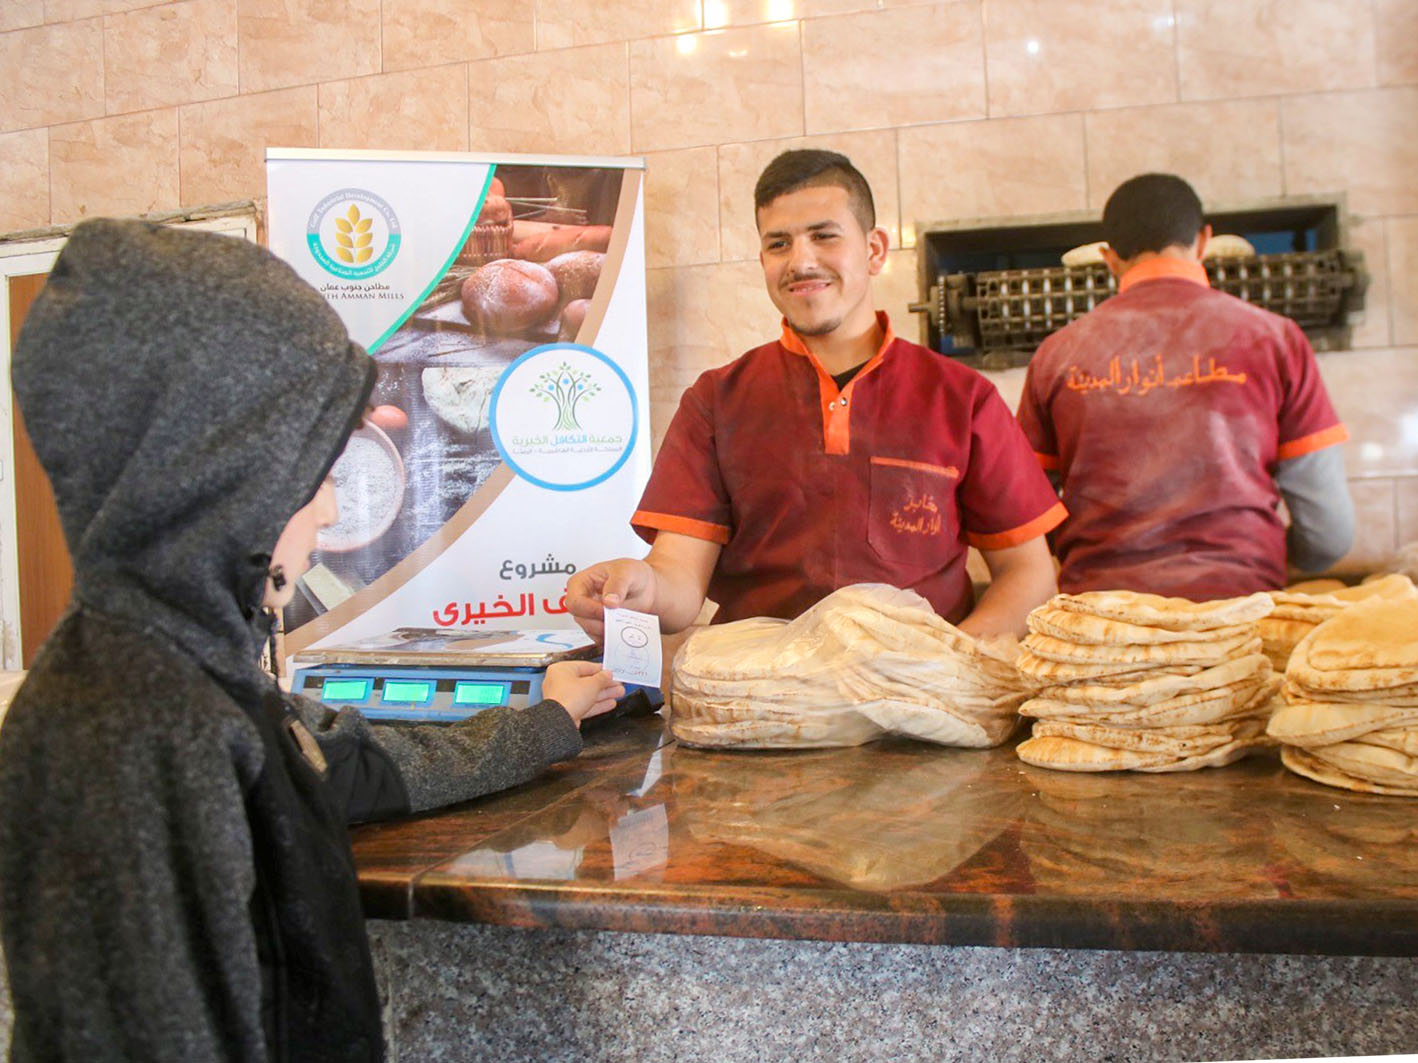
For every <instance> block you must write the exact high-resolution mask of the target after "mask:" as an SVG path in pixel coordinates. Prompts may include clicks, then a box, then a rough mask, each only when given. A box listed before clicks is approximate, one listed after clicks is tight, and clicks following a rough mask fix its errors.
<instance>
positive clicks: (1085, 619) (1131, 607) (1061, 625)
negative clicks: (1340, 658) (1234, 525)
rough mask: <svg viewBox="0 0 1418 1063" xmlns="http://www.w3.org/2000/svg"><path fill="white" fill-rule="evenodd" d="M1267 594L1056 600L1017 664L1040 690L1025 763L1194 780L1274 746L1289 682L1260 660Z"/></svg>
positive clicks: (1041, 614)
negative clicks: (1279, 705)
mask: <svg viewBox="0 0 1418 1063" xmlns="http://www.w3.org/2000/svg"><path fill="white" fill-rule="evenodd" d="M1270 609H1271V601H1270V598H1269V596H1267V595H1266V594H1264V593H1257V594H1252V595H1249V596H1247V597H1244V598H1226V599H1221V600H1219V601H1210V602H1193V601H1189V600H1187V599H1185V598H1164V597H1161V596H1159V595H1155V594H1141V593H1136V592H1132V591H1089V592H1086V593H1083V594H1058V595H1055V596H1054V597H1053V598H1052V599H1050V600H1049V601H1048V602H1046V603H1045V604H1044V605H1041V606H1039V607H1038V608H1037V609H1035V610H1034V611H1033V612H1031V613H1030V614H1029V619H1028V622H1029V630H1030V634H1029V636H1028V637H1027V638H1026V639H1025V640H1024V644H1023V652H1022V653H1021V654H1020V656H1019V658H1018V659H1017V661H1016V662H1015V663H1016V665H1017V666H1018V668H1019V670H1020V671H1021V672H1022V673H1024V675H1025V676H1026V677H1028V678H1033V679H1034V680H1035V681H1036V682H1037V683H1038V684H1039V685H1040V687H1041V689H1040V690H1039V692H1038V693H1037V694H1036V695H1035V696H1034V697H1032V698H1030V699H1029V700H1028V701H1026V702H1024V704H1023V705H1021V706H1020V709H1019V711H1020V713H1021V714H1023V715H1025V716H1031V717H1034V718H1035V720H1036V722H1035V724H1034V728H1033V734H1032V736H1031V737H1030V738H1028V739H1027V740H1025V741H1024V742H1022V743H1020V745H1019V747H1018V753H1019V757H1020V759H1021V760H1023V761H1025V762H1026V763H1028V764H1032V765H1035V766H1037V767H1041V768H1055V769H1058V770H1061V771H1125V770H1135V771H1148V772H1164V771H1190V770H1192V769H1195V768H1205V767H1217V766H1220V765H1223V764H1230V763H1231V762H1232V761H1235V760H1237V759H1239V758H1241V757H1243V756H1245V755H1246V754H1247V753H1249V752H1251V751H1252V750H1253V749H1256V748H1258V747H1261V746H1265V745H1268V744H1271V743H1270V740H1269V739H1267V737H1266V735H1265V724H1266V719H1267V717H1268V716H1269V714H1270V709H1271V699H1272V698H1273V697H1274V695H1275V693H1276V691H1277V689H1278V687H1279V679H1278V678H1277V677H1276V676H1275V675H1274V673H1273V670H1272V668H1271V664H1270V661H1269V659H1267V658H1266V656H1265V655H1264V654H1263V653H1261V640H1260V636H1259V633H1258V627H1257V623H1258V621H1259V620H1260V619H1261V617H1263V616H1265V615H1266V614H1267V613H1268V612H1270Z"/></svg>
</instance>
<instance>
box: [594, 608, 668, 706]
mask: <svg viewBox="0 0 1418 1063" xmlns="http://www.w3.org/2000/svg"><path fill="white" fill-rule="evenodd" d="M660 662H661V657H660V621H659V619H658V618H657V617H654V616H651V615H650V614H649V613H637V612H636V611H635V610H634V609H607V610H606V636H605V656H604V658H603V663H604V664H605V666H606V668H607V669H608V670H609V671H610V673H611V675H612V676H614V677H615V678H616V679H617V680H618V681H619V682H622V683H638V684H640V685H641V686H647V687H658V686H659V685H660Z"/></svg>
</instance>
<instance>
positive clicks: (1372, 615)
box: [1306, 598, 1418, 685]
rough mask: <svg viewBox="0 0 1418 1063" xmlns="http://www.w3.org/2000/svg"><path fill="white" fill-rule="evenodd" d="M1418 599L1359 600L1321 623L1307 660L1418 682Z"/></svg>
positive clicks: (1323, 668) (1315, 665)
mask: <svg viewBox="0 0 1418 1063" xmlns="http://www.w3.org/2000/svg"><path fill="white" fill-rule="evenodd" d="M1416 636H1418V599H1415V598H1378V599H1369V600H1367V601H1363V602H1359V603H1357V604H1355V605H1353V606H1351V607H1350V608H1348V609H1346V610H1344V611H1343V612H1342V613H1341V614H1340V615H1338V616H1336V617H1334V618H1333V619H1331V620H1328V621H1326V622H1325V623H1324V624H1322V625H1321V626H1320V627H1319V628H1317V629H1316V630H1315V632H1314V634H1313V636H1312V637H1311V639H1310V642H1309V645H1308V648H1307V652H1306V659H1307V663H1308V665H1309V667H1310V669H1312V670H1317V671H1319V672H1337V671H1344V672H1349V673H1355V672H1358V673H1366V672H1367V673H1380V672H1382V673H1387V674H1384V675H1383V678H1384V679H1386V680H1390V682H1387V683H1385V685H1398V684H1402V683H1414V682H1418V637H1416Z"/></svg>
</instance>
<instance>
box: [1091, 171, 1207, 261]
mask: <svg viewBox="0 0 1418 1063" xmlns="http://www.w3.org/2000/svg"><path fill="white" fill-rule="evenodd" d="M1202 224H1203V219H1202V213H1201V200H1200V199H1199V198H1198V197H1197V194H1196V192H1195V191H1194V190H1193V189H1192V186H1191V185H1189V184H1187V183H1186V182H1185V181H1183V180H1182V179H1181V178H1180V177H1178V176H1176V174H1170V173H1144V174H1139V175H1138V176H1137V177H1130V178H1128V179H1127V180H1126V181H1124V182H1123V183H1122V184H1120V185H1118V187H1117V188H1116V189H1114V190H1113V194H1112V195H1111V196H1109V197H1108V202H1107V203H1106V204H1105V205H1104V207H1103V239H1105V240H1107V241H1108V246H1109V247H1111V248H1112V249H1113V250H1114V251H1115V252H1117V255H1118V257H1119V258H1122V259H1129V258H1132V257H1134V256H1136V255H1140V254H1141V253H1142V252H1144V251H1161V250H1162V249H1163V248H1165V247H1172V246H1173V245H1177V244H1180V245H1181V246H1183V247H1186V246H1188V245H1189V244H1191V242H1192V241H1193V240H1195V239H1196V234H1197V233H1198V232H1200V231H1201V226H1202Z"/></svg>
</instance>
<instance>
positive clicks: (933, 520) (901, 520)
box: [890, 495, 940, 535]
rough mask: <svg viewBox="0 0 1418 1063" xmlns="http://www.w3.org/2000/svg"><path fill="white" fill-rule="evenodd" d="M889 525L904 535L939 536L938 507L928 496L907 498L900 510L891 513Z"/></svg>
mask: <svg viewBox="0 0 1418 1063" xmlns="http://www.w3.org/2000/svg"><path fill="white" fill-rule="evenodd" d="M890 524H891V527H892V528H893V529H895V530H896V531H898V532H901V533H903V534H905V535H939V534H940V507H939V506H937V505H936V501H935V499H934V498H932V497H931V496H930V495H921V496H920V497H919V498H916V497H912V498H909V499H907V500H906V504H905V505H904V506H902V507H901V508H900V509H894V510H892V511H891V520H890Z"/></svg>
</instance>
